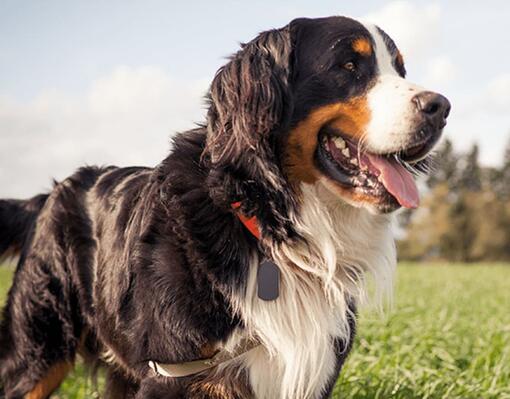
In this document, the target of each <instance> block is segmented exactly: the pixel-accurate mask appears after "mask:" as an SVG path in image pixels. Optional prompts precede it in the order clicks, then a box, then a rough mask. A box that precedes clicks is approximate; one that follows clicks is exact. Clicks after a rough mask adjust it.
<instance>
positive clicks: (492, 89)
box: [485, 73, 510, 115]
mask: <svg viewBox="0 0 510 399" xmlns="http://www.w3.org/2000/svg"><path fill="white" fill-rule="evenodd" d="M485 96H486V100H487V105H488V108H489V109H488V111H489V112H491V111H492V112H503V113H504V114H505V115H508V113H509V111H510V73H506V74H503V75H499V76H496V77H495V78H494V79H492V80H491V81H490V82H489V84H488V86H487V90H486V92H485Z"/></svg>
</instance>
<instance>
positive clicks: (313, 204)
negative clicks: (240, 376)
mask: <svg viewBox="0 0 510 399" xmlns="http://www.w3.org/2000/svg"><path fill="white" fill-rule="evenodd" d="M302 190H303V203H302V206H301V209H300V212H299V216H298V215H296V216H293V219H294V224H295V226H296V229H297V231H298V232H299V233H300V234H301V235H302V236H303V237H304V238H305V242H301V243H292V244H290V243H289V244H283V245H278V246H277V245H274V246H272V247H271V255H272V257H273V259H274V261H275V262H276V263H277V264H278V265H279V266H280V270H281V286H280V296H279V298H278V299H277V300H275V301H271V302H265V301H262V300H260V299H259V298H258V297H257V292H256V274H257V267H258V259H254V261H253V262H252V265H251V269H250V275H249V279H248V285H247V290H246V293H243V294H244V295H240V296H239V295H234V305H235V306H236V307H237V308H238V310H239V312H240V314H241V315H242V317H243V320H244V322H245V325H246V331H245V334H246V332H247V334H248V336H249V337H252V338H255V339H258V340H259V341H260V342H261V343H262V346H261V347H260V348H259V349H257V350H255V351H253V352H251V353H250V354H248V355H247V356H245V358H244V360H243V363H244V364H243V365H244V367H245V368H246V369H247V371H248V377H249V381H250V383H251V387H252V390H253V392H254V394H255V397H256V398H257V399H291V398H292V399H294V398H303V399H315V398H320V397H321V393H322V391H323V389H324V388H325V384H326V383H327V382H328V380H329V379H330V378H331V377H332V374H333V372H334V367H335V361H336V359H335V356H336V355H335V352H334V343H333V341H334V340H335V339H337V338H340V339H344V340H345V341H347V340H348V337H349V333H350V332H349V324H348V319H347V316H348V311H349V310H348V300H349V298H351V299H354V300H356V301H359V300H362V299H364V297H365V288H364V286H365V285H364V274H365V273H366V272H369V273H372V275H373V276H374V280H375V283H376V286H377V288H380V289H382V290H381V291H384V290H391V286H392V275H393V269H394V265H395V259H396V255H395V249H394V243H393V237H392V234H391V228H390V227H391V219H390V217H388V216H380V215H379V216H377V215H371V214H369V213H368V212H367V211H365V210H362V209H357V208H353V207H351V206H349V205H346V204H344V203H341V202H340V201H339V200H338V199H337V198H335V197H334V196H333V195H332V194H331V193H329V192H328V191H327V190H326V189H325V188H324V186H323V185H322V184H321V183H318V184H316V185H314V186H311V185H303V186H302ZM236 340H237V339H236V338H234V337H233V339H232V340H231V342H230V343H229V344H230V345H234V344H235V343H234V341H236Z"/></svg>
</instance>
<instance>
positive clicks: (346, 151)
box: [342, 148, 351, 158]
mask: <svg viewBox="0 0 510 399" xmlns="http://www.w3.org/2000/svg"><path fill="white" fill-rule="evenodd" d="M342 154H343V155H344V157H347V158H349V157H350V156H351V153H350V151H349V149H348V148H344V149H343V150H342Z"/></svg>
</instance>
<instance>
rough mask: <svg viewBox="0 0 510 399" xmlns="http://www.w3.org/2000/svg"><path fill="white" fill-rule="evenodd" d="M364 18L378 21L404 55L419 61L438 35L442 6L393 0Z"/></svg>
mask: <svg viewBox="0 0 510 399" xmlns="http://www.w3.org/2000/svg"><path fill="white" fill-rule="evenodd" d="M362 19H363V20H366V21H370V22H372V23H375V24H377V25H378V26H379V27H380V28H382V29H383V30H384V31H385V32H386V33H388V34H389V35H390V36H391V37H392V39H393V40H394V41H395V43H396V44H397V46H398V47H399V49H400V51H401V52H402V54H403V55H404V57H406V58H412V59H413V60H416V59H417V58H422V57H424V56H425V55H427V53H428V52H429V50H430V49H431V48H432V46H433V43H435V41H434V40H435V39H436V38H437V37H438V35H439V26H440V19H441V7H440V6H439V4H436V3H430V4H425V5H418V4H413V3H411V2H408V1H394V2H391V3H388V4H387V5H385V6H384V7H383V8H382V9H380V10H379V11H377V12H375V13H371V14H368V15H366V16H364V17H363V18H362Z"/></svg>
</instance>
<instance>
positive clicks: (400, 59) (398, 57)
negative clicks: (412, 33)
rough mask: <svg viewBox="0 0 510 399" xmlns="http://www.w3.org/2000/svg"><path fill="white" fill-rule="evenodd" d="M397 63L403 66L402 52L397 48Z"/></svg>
mask: <svg viewBox="0 0 510 399" xmlns="http://www.w3.org/2000/svg"><path fill="white" fill-rule="evenodd" d="M397 64H399V65H400V66H404V57H402V53H401V52H400V51H398V50H397Z"/></svg>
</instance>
